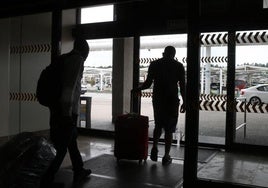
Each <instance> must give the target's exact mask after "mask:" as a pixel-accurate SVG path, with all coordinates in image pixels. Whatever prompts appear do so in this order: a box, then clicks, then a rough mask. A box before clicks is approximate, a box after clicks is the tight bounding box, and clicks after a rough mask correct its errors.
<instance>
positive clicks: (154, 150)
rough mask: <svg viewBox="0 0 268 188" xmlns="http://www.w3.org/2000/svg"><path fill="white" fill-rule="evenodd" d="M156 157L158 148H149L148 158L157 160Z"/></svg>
mask: <svg viewBox="0 0 268 188" xmlns="http://www.w3.org/2000/svg"><path fill="white" fill-rule="evenodd" d="M157 157H158V150H157V148H155V147H153V148H152V150H151V155H150V158H151V160H152V161H157Z"/></svg>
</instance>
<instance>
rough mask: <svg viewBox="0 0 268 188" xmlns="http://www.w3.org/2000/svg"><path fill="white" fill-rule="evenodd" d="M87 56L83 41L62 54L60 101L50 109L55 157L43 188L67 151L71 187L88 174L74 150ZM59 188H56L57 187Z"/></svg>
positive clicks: (51, 182) (51, 178) (78, 41)
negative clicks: (69, 159)
mask: <svg viewBox="0 0 268 188" xmlns="http://www.w3.org/2000/svg"><path fill="white" fill-rule="evenodd" d="M88 53H89V46H88V43H87V41H86V40H82V39H77V40H75V41H74V48H73V50H72V51H71V52H69V53H67V54H63V55H62V56H61V57H60V58H62V62H61V63H62V64H61V66H62V68H61V72H60V73H59V74H60V81H61V86H62V91H61V96H60V99H59V101H57V102H56V103H55V104H53V105H52V106H50V107H49V110H50V139H51V141H52V143H53V145H54V147H55V149H56V152H57V153H56V157H55V159H54V160H53V161H52V164H51V165H50V167H49V169H48V171H47V172H46V174H45V175H44V178H43V179H42V181H41V187H42V188H48V187H53V181H54V176H55V174H56V172H57V171H58V170H59V168H60V166H61V164H62V162H63V159H64V157H65V155H66V153H67V150H68V151H69V154H70V158H71V162H72V167H73V172H74V175H73V184H74V185H77V184H78V183H80V182H81V181H82V180H83V179H84V178H86V177H87V176H89V175H90V174H91V170H90V169H84V168H83V161H82V157H81V155H80V152H79V149H78V146H77V141H76V139H77V127H76V125H77V118H78V112H79V111H78V109H79V103H80V92H81V78H82V76H83V70H84V61H85V60H86V58H87V56H88ZM57 187H58V186H57Z"/></svg>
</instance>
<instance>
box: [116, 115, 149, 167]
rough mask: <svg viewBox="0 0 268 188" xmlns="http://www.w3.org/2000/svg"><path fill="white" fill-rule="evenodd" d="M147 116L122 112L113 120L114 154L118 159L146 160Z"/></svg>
mask: <svg viewBox="0 0 268 188" xmlns="http://www.w3.org/2000/svg"><path fill="white" fill-rule="evenodd" d="M148 127H149V118H148V117H147V116H143V115H138V114H133V113H129V114H124V115H120V116H118V117H117V119H116V121H115V143H114V155H115V157H116V158H117V161H119V160H120V159H129V160H139V162H141V161H142V160H144V161H146V159H147V156H148Z"/></svg>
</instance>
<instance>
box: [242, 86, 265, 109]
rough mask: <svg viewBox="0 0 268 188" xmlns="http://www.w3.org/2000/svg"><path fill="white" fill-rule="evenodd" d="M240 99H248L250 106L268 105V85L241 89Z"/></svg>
mask: <svg viewBox="0 0 268 188" xmlns="http://www.w3.org/2000/svg"><path fill="white" fill-rule="evenodd" d="M240 97H246V100H247V101H248V102H249V103H250V104H262V103H268V84H260V85H257V86H252V87H249V88H246V89H241V91H240Z"/></svg>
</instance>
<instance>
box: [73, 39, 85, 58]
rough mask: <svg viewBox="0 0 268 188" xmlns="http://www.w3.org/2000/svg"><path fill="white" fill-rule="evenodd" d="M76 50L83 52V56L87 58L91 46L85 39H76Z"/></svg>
mask: <svg viewBox="0 0 268 188" xmlns="http://www.w3.org/2000/svg"><path fill="white" fill-rule="evenodd" d="M74 50H77V51H79V52H80V53H81V55H82V57H83V58H84V59H85V60H86V59H87V56H88V53H89V46H88V43H87V41H86V40H85V39H81V38H78V39H75V41H74Z"/></svg>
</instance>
